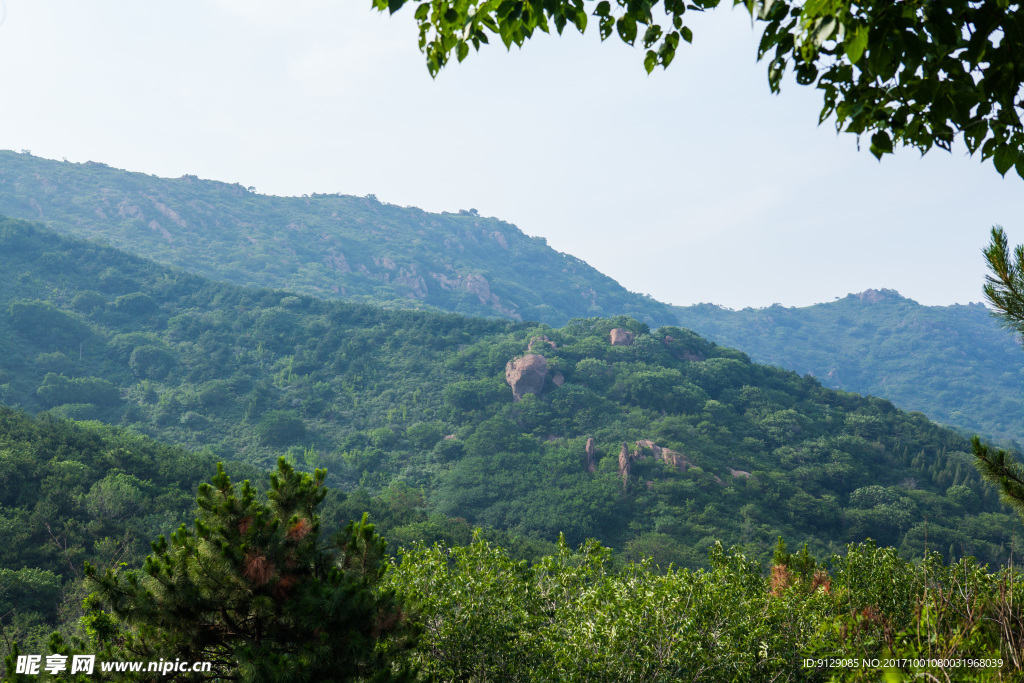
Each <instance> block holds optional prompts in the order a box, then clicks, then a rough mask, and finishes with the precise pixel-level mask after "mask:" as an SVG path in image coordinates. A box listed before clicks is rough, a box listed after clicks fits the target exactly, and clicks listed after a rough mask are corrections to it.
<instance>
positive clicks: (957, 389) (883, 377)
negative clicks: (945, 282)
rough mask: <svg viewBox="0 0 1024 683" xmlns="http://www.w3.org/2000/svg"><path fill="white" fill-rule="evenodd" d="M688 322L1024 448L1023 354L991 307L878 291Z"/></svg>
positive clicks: (714, 310) (838, 383)
mask: <svg viewBox="0 0 1024 683" xmlns="http://www.w3.org/2000/svg"><path fill="white" fill-rule="evenodd" d="M676 312H677V315H678V321H679V324H681V325H683V326H685V327H689V328H691V329H693V330H694V331H696V332H698V333H700V334H701V335H703V336H706V337H707V338H709V339H712V340H714V341H716V342H718V343H720V344H725V345H728V346H733V347H736V348H739V349H742V350H744V351H746V352H747V353H749V354H750V356H751V358H753V359H754V360H756V361H758V362H760V363H767V364H770V365H778V366H781V367H784V368H787V369H790V370H795V371H796V372H799V373H801V374H810V375H814V376H815V377H817V378H818V379H819V380H820V381H821V383H822V384H824V385H825V386H827V387H832V388H836V389H844V390H846V391H853V392H856V393H859V394H865V395H873V396H881V397H884V398H887V399H889V400H891V401H893V402H894V403H895V404H896V405H898V406H900V407H902V408H905V409H908V410H919V411H921V412H923V413H925V414H926V415H928V417H930V418H931V419H933V420H936V421H938V422H941V423H944V424H948V425H951V426H953V427H955V428H957V429H958V430H960V431H961V432H964V433H970V434H974V433H978V434H982V435H984V436H986V437H989V438H995V439H999V440H1004V441H1007V440H1014V441H1017V442H1024V351H1022V349H1021V346H1020V344H1019V339H1018V338H1017V337H1016V335H1014V334H1011V333H1009V332H1007V331H1005V330H1003V329H1002V328H1000V327H999V325H998V323H997V321H996V320H995V319H994V318H993V316H992V314H991V312H990V311H989V309H988V308H986V307H985V306H984V305H983V304H980V303H973V304H968V305H954V306H922V305H921V304H919V303H917V302H916V301H914V300H912V299H908V298H905V297H903V296H901V295H900V294H899V292H896V291H894V290H891V289H881V290H875V289H869V290H867V291H865V292H861V293H859V294H850V295H848V296H846V297H844V298H842V299H839V300H836V301H833V302H830V303H822V304H815V305H814V306H806V307H802V308H785V307H783V306H779V305H775V306H771V307H769V308H760V309H755V308H745V309H743V310H739V311H733V310H729V309H725V308H721V307H719V306H713V305H711V304H700V305H697V306H687V307H677V308H676Z"/></svg>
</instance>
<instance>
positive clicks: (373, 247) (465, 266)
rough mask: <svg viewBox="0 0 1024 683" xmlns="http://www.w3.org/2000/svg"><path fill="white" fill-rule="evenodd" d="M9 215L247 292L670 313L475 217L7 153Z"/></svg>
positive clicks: (3, 185)
mask: <svg viewBox="0 0 1024 683" xmlns="http://www.w3.org/2000/svg"><path fill="white" fill-rule="evenodd" d="M0 215H5V216H12V217H16V218H24V219H29V220H40V221H44V222H45V223H46V224H47V225H48V226H49V227H51V228H52V229H54V230H56V231H58V232H62V233H65V234H73V235H75V236H78V237H94V238H101V239H102V240H104V241H107V242H108V243H110V244H112V245H114V246H116V247H118V248H121V249H125V250H127V251H130V252H132V253H135V254H139V255H140V256H145V257H147V258H151V259H154V260H156V261H159V262H161V263H165V264H169V265H176V266H180V267H182V268H185V269H187V270H189V271H191V272H195V273H199V274H202V275H205V276H207V277H211V278H214V279H218V280H224V281H227V282H232V283H235V284H242V285H254V286H259V287H275V288H281V289H289V290H291V291H293V292H299V293H304V294H313V295H316V296H321V297H324V298H339V299H344V300H346V301H355V302H365V303H375V304H381V305H387V306H390V307H400V308H424V307H431V308H435V309H441V310H447V311H455V312H459V313H466V314H471V315H483V316H502V317H507V318H512V319H515V320H538V321H541V322H545V323H549V324H554V325H558V324H562V323H564V322H565V321H567V320H569V319H570V318H575V317H581V316H595V315H619V314H627V315H631V316H633V317H635V318H637V319H639V320H643V321H645V322H648V323H651V324H665V323H669V322H671V321H672V320H673V317H672V312H671V308H670V307H669V306H667V305H666V304H662V303H660V302H657V301H654V300H653V299H650V298H649V297H645V296H642V295H639V294H634V293H632V292H628V291H627V290H626V289H624V288H623V287H622V286H621V285H619V284H618V283H617V282H615V281H614V280H612V279H611V278H609V277H608V276H606V275H603V274H601V273H600V272H598V271H597V270H595V269H594V268H591V267H590V266H588V265H587V264H586V263H584V262H583V261H580V260H579V259H577V258H575V257H573V256H570V255H568V254H562V253H560V252H557V251H555V250H554V249H551V248H550V247H548V246H547V243H546V242H545V241H544V239H543V238H531V237H527V236H526V235H524V234H523V233H522V232H521V231H520V230H519V229H518V228H516V227H515V226H514V225H510V224H509V223H505V222H503V221H500V220H497V219H494V218H483V217H481V216H478V215H476V213H475V212H470V211H463V212H460V213H459V214H448V213H443V214H431V213H427V212H425V211H422V210H420V209H417V208H411V207H410V208H403V207H399V206H394V205H391V204H382V203H381V202H379V201H377V200H376V199H375V198H374V197H372V196H370V197H350V196H344V195H326V194H320V195H316V194H315V195H313V196H311V197H274V196H268V195H261V194H256V193H255V192H253V191H250V190H248V189H246V188H244V187H242V186H241V185H237V184H234V185H229V184H227V183H222V182H216V181H211V180H200V179H198V178H196V177H194V176H183V177H182V178H178V179H168V178H157V177H155V176H149V175H145V174H143V173H129V172H127V171H121V170H118V169H114V168H110V167H109V166H106V165H104V164H100V163H94V162H88V163H85V164H73V163H67V162H59V161H51V160H47V159H40V158H38V157H33V156H31V155H28V154H16V153H14V152H9V151H0Z"/></svg>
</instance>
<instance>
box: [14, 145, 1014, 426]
mask: <svg viewBox="0 0 1024 683" xmlns="http://www.w3.org/2000/svg"><path fill="white" fill-rule="evenodd" d="M0 214H4V215H10V216H15V217H20V218H25V219H33V220H42V221H45V222H46V223H47V224H48V225H49V226H50V227H51V228H53V229H54V230H57V231H58V232H62V233H66V234H72V235H76V236H80V237H83V236H84V237H94V238H99V239H101V240H104V241H106V242H108V243H110V244H112V245H114V246H117V247H119V248H122V249H125V250H126V251H129V252H132V253H136V254H139V255H141V256H144V257H147V258H152V259H155V260H157V261H160V262H163V263H167V264H172V265H177V266H180V267H182V268H184V269H186V270H189V271H192V272H197V273H199V274H202V275H205V276H207V277H210V278H212V279H216V280H223V281H228V282H233V283H237V284H244V285H253V286H262V287H278V288H286V289H290V290H292V291H295V292H300V293H306V294H313V295H316V296H319V297H322V298H328V299H331V298H337V299H342V300H346V301H355V302H367V303H375V304H381V305H385V306H387V307H390V308H407V309H408V308H411V309H435V310H448V311H457V312H461V313H465V314H471V315H482V316H490V317H495V316H498V317H506V318H509V319H519V320H538V321H541V322H544V323H548V324H552V325H561V324H564V323H565V322H566V321H568V320H569V319H571V318H573V317H588V316H608V315H618V314H628V315H630V316H631V317H634V318H636V319H638V320H641V321H642V322H645V323H647V324H648V325H652V326H657V325H663V324H681V325H683V326H684V327H688V328H691V329H694V330H696V331H697V332H698V333H700V334H703V335H705V336H707V337H708V338H709V339H713V340H715V341H718V342H721V343H723V344H726V345H728V346H733V347H736V348H740V349H743V350H744V351H747V352H749V353H750V354H751V356H752V357H753V358H754V360H756V361H758V362H762V363H769V364H773V365H778V366H780V367H784V368H787V369H790V370H794V371H796V372H798V373H801V374H804V373H811V374H814V375H815V376H816V377H818V378H820V380H821V381H822V383H823V384H825V386H829V387H833V388H840V389H844V390H846V391H854V392H857V393H861V394H872V395H877V396H881V397H884V398H887V399H890V400H892V401H894V402H895V403H896V404H897V405H899V406H900V407H902V408H904V409H907V410H920V411H922V412H924V413H925V414H926V415H928V416H929V417H930V418H931V419H934V420H938V421H939V422H941V423H943V424H948V425H950V426H953V427H954V428H956V429H958V430H959V431H961V432H962V433H965V434H967V433H975V432H976V433H980V434H982V435H984V436H985V437H988V438H994V439H998V440H1000V441H1008V440H1012V441H1016V442H1018V443H1024V391H1022V389H1024V386H1022V380H1024V376H1022V375H1021V371H1022V369H1024V352H1021V351H1020V349H1019V346H1018V345H1017V342H1016V340H1015V338H1014V337H1013V335H1010V334H1008V333H1006V332H1005V331H1003V330H1001V329H1000V328H999V327H998V325H997V324H996V323H995V321H994V320H992V319H991V318H990V316H989V315H988V314H987V312H986V310H985V309H984V308H983V307H982V306H980V305H971V306H927V307H926V306H920V305H918V304H916V303H915V302H913V301H911V300H909V299H904V298H902V297H899V296H898V295H897V294H895V293H892V292H885V291H883V292H881V293H878V292H875V291H874V290H869V291H868V292H865V293H862V294H860V295H851V296H848V297H846V298H844V299H842V300H840V301H836V302H833V303H828V304H818V305H815V306H809V307H804V308H783V307H782V306H773V307H771V308H768V309H744V310H742V311H729V310H726V309H722V308H719V307H716V306H712V305H708V304H702V305H698V306H687V307H674V306H669V305H667V304H662V303H660V302H657V301H654V300H653V299H651V298H649V297H644V296H640V295H637V294H633V293H631V292H628V291H626V290H625V289H624V288H622V287H621V286H619V285H618V284H617V283H616V282H615V281H614V280H612V279H611V278H608V277H607V276H605V275H603V274H601V273H600V272H598V271H596V270H594V269H593V268H591V267H590V266H588V265H586V264H585V263H583V262H582V261H579V260H578V259H575V258H573V257H572V256H569V255H567V254H560V253H558V252H555V251H554V250H552V249H550V248H549V247H547V246H546V245H545V244H544V241H543V240H542V239H540V238H528V237H526V236H525V235H524V234H523V233H522V232H520V231H519V230H518V229H517V228H515V227H514V226H512V225H509V224H507V223H504V222H502V221H499V220H496V219H492V218H481V217H479V216H477V215H474V214H473V213H471V212H470V211H463V212H460V213H459V214H430V213H426V212H423V211H421V210H419V209H415V208H401V207H397V206H393V205H388V204H382V203H380V202H378V201H376V200H375V199H373V198H372V197H366V198H359V197H346V196H340V195H313V196H312V197H273V196H265V195H259V194H256V193H255V192H253V191H250V190H249V189H246V188H244V187H242V186H241V185H238V184H234V185H232V184H227V183H221V182H215V181H207V180H200V179H198V178H195V177H192V176H185V177H183V178H179V179H173V180H172V179H164V178H157V177H154V176H148V175H145V174H141V173H129V172H127V171H121V170H117V169H113V168H110V167H108V166H106V165H104V164H99V163H93V162H89V163H85V164H73V163H66V162H65V163H62V162H57V161H50V160H46V159H40V158H37V157H33V156H31V155H29V154H15V153H13V152H0Z"/></svg>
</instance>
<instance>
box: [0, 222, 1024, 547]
mask: <svg viewBox="0 0 1024 683" xmlns="http://www.w3.org/2000/svg"><path fill="white" fill-rule="evenodd" d="M0 278H2V279H3V281H4V282H8V283H11V286H10V287H7V288H3V289H0V401H3V402H6V403H8V404H11V405H17V406H23V407H25V408H26V409H29V410H39V409H47V410H48V411H49V412H50V413H51V414H54V415H60V416H65V417H73V418H77V419H99V420H102V421H104V422H108V423H113V424H123V425H126V426H128V427H130V428H131V429H132V430H134V431H137V432H141V433H144V434H148V435H151V436H155V437H158V438H160V439H161V440H163V441H166V442H170V443H176V444H182V445H186V446H191V447H197V448H200V447H201V448H207V449H209V450H210V451H211V452H212V453H213V454H214V455H216V456H217V457H220V458H234V459H241V460H244V461H246V462H248V463H250V464H253V465H257V466H265V465H268V464H270V463H271V462H272V461H273V460H274V459H275V458H276V457H278V456H279V455H281V454H286V455H287V456H288V457H290V458H292V459H294V460H295V461H296V462H298V463H300V464H304V466H306V467H312V466H327V468H328V469H329V471H330V475H329V481H330V482H331V483H332V485H333V486H335V487H339V488H341V489H342V490H344V491H347V492H349V494H350V495H348V497H347V499H346V500H347V503H346V504H348V505H350V506H352V507H353V508H354V509H355V508H360V509H371V510H380V511H382V512H383V513H384V514H388V515H391V516H392V517H393V518H394V521H393V522H392V526H391V527H390V529H389V531H388V533H389V538H390V539H391V540H392V541H393V542H395V543H397V544H403V543H406V542H408V541H411V540H414V539H420V538H427V539H434V538H451V537H453V535H454V536H457V535H458V534H465V530H466V528H467V527H466V524H467V523H468V524H470V525H477V524H479V525H484V526H490V527H493V528H494V529H497V530H503V531H506V532H510V533H512V534H515V535H516V536H518V537H521V538H524V539H527V540H529V539H533V540H535V541H536V542H543V543H547V542H551V541H554V540H555V539H556V538H557V536H558V534H559V533H560V532H561V533H565V534H566V536H567V538H568V540H569V542H570V543H573V544H575V543H579V542H582V541H583V540H584V539H586V538H598V539H600V540H602V541H603V542H605V543H607V544H609V545H611V546H613V547H616V548H619V549H621V550H623V556H624V557H625V558H627V559H630V558H636V557H640V556H643V555H653V556H654V557H655V558H656V560H657V561H658V562H660V563H662V564H668V563H669V562H674V563H676V564H679V565H685V566H695V565H699V564H703V563H704V562H705V561H706V557H707V554H706V551H707V548H708V547H709V546H710V545H711V544H712V543H713V542H714V541H715V540H723V541H724V542H725V543H726V544H733V543H742V544H744V545H745V546H746V547H747V548H748V551H749V552H751V553H752V554H754V555H756V556H760V557H767V556H768V555H770V553H771V550H772V548H773V547H774V545H775V541H776V538H777V537H778V536H779V535H783V536H785V537H786V538H787V539H789V540H790V541H791V542H794V543H802V542H804V541H806V542H808V543H809V544H810V546H811V549H812V551H814V552H816V553H819V554H822V553H825V552H828V551H835V550H839V549H840V548H841V546H842V544H843V543H844V542H845V541H848V540H862V539H864V538H866V537H869V536H870V537H872V538H875V539H876V540H878V541H879V542H881V543H885V544H893V545H896V546H897V547H900V548H901V549H902V551H903V552H905V553H907V554H919V553H920V552H921V551H923V548H924V546H925V544H926V543H927V544H928V547H930V548H938V549H940V550H942V551H943V552H944V553H948V554H949V555H951V556H954V555H955V556H960V555H961V554H963V553H970V554H975V555H977V556H978V557H979V558H981V559H983V560H984V561H990V562H1001V561H1004V560H1005V559H1006V557H1007V556H1008V554H1009V552H1010V549H1011V547H1012V546H1013V545H1014V544H1015V543H1019V540H1017V541H1015V540H1014V533H1015V531H1014V530H1015V529H1017V528H1018V527H1019V524H1018V522H1017V520H1016V517H1015V516H1013V515H1011V514H1007V511H1006V510H1005V508H1004V507H1003V506H1002V505H1001V503H1000V502H999V501H998V497H997V495H996V492H995V491H994V490H993V489H992V488H991V487H988V486H987V485H984V484H982V483H981V482H980V481H979V477H978V474H977V472H976V471H975V469H974V467H973V465H972V462H971V456H970V455H969V454H968V453H967V451H968V449H969V445H968V444H967V442H966V441H965V440H964V439H963V438H962V437H960V436H958V435H957V434H955V433H953V432H951V431H949V430H945V429H942V428H940V427H938V426H936V425H934V424H933V423H930V422H929V421H928V420H927V419H926V418H925V417H924V415H922V414H920V413H905V412H903V411H900V410H898V409H896V408H895V407H893V405H892V404H891V403H889V402H888V401H884V400H881V399H874V398H863V397H860V396H856V395H853V394H848V393H844V392H840V391H834V390H831V389H827V388H824V387H822V386H821V385H820V383H819V382H817V381H816V380H815V379H813V378H811V377H800V376H798V375H796V374H794V373H792V372H787V371H784V370H781V369H778V368H773V367H768V366H763V365H757V364H755V363H752V362H751V361H750V360H749V358H748V357H747V356H746V355H745V354H743V353H741V352H739V351H735V350H732V349H728V348H724V347H721V346H717V345H715V344H713V343H711V342H708V341H706V340H704V339H702V338H700V337H698V336H696V335H695V334H693V333H691V332H688V331H686V330H681V329H679V328H674V327H665V328H662V329H660V330H658V331H656V332H655V331H652V330H651V329H650V328H649V327H648V326H647V325H645V324H644V323H641V322H638V321H636V320H632V319H629V318H626V317H619V318H612V319H597V318H591V319H579V320H574V321H572V322H570V323H569V324H568V325H566V326H565V327H563V328H560V329H554V328H551V327H548V326H544V325H538V324H533V323H529V324H528V323H517V322H513V321H506V320H495V319H491V320H486V319H480V318H467V317H462V316H457V315H452V314H444V315H442V314H437V313H432V312H413V311H398V310H386V309H381V308H377V307H371V306H364V305H354V304H348V303H342V302H330V301H324V300H322V299H317V298H314V297H308V296H302V295H295V294H291V293H289V292H283V291H274V290H267V289H247V288H242V287H238V286H234V285H230V284H225V283H218V282H213V281H211V280H207V279H205V278H202V277H199V276H196V275H192V274H188V273H184V272H181V271H177V270H174V269H170V268H167V267H164V266H159V265H157V264H154V263H152V262H150V261H146V260H144V259H141V258H139V257H135V256H130V255H127V254H124V253H123V252H119V251H117V250H115V249H113V248H110V247H105V246H101V245H97V244H95V243H87V242H82V241H79V240H73V239H69V238H66V237H61V236H58V235H56V234H54V233H51V232H48V231H45V230H42V229H41V228H39V227H36V226H33V225H31V224H28V223H25V222H23V221H17V220H11V219H7V220H3V221H0ZM613 330H618V331H617V332H616V333H615V334H614V335H613V334H612V331H613ZM612 339H615V340H617V341H619V342H621V343H620V344H617V345H613V344H612V343H611V341H612ZM627 342H629V343H627ZM509 380H511V381H512V383H513V384H515V385H516V386H517V387H518V393H519V394H520V396H521V400H515V398H514V396H513V391H512V389H511V388H510V386H509V383H508V382H509ZM591 439H592V441H591ZM373 501H377V502H373ZM453 520H454V521H453ZM458 520H462V521H458Z"/></svg>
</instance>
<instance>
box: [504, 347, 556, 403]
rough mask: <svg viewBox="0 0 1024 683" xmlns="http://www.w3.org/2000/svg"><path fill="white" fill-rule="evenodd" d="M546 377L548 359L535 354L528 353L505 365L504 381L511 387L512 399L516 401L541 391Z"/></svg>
mask: <svg viewBox="0 0 1024 683" xmlns="http://www.w3.org/2000/svg"><path fill="white" fill-rule="evenodd" d="M547 376H548V359H547V358H545V357H544V356H540V355H537V354H536V353H528V354H526V355H525V356H522V357H521V358H516V359H514V360H510V361H509V362H508V364H507V365H505V381H506V382H508V385H509V386H510V387H512V398H513V399H514V400H516V401H521V400H522V398H523V396H525V395H526V394H539V393H540V392H541V391H543V390H544V380H546V379H547Z"/></svg>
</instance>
